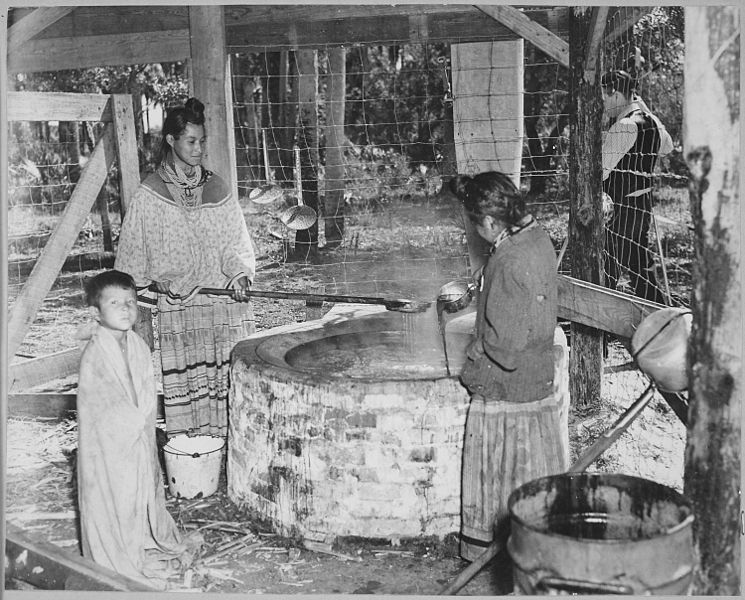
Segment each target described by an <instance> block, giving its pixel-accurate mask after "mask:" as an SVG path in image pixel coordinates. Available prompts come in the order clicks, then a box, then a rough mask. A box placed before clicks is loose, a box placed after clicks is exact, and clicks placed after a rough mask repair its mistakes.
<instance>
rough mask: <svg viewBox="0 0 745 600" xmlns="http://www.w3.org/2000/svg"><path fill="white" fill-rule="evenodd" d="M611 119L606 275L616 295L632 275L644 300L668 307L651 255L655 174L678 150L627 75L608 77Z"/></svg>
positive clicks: (606, 162) (606, 140)
mask: <svg viewBox="0 0 745 600" xmlns="http://www.w3.org/2000/svg"><path fill="white" fill-rule="evenodd" d="M601 83H602V86H603V99H604V104H605V118H606V119H608V120H609V121H612V123H611V125H610V128H609V129H608V131H607V132H604V133H603V157H602V160H603V191H604V192H605V193H606V194H608V196H610V198H611V200H612V202H613V204H612V206H613V216H612V217H611V219H610V222H609V223H608V225H607V229H606V261H605V263H606V265H605V270H606V275H607V284H608V287H610V288H612V289H615V288H616V286H617V284H618V278H619V275H620V269H621V268H624V269H626V271H627V272H628V276H629V280H630V283H631V287H632V288H633V290H634V293H635V294H636V295H637V296H639V297H640V298H645V299H647V300H651V301H653V302H658V303H660V304H665V303H666V302H665V297H664V295H663V293H662V291H661V290H660V288H659V286H658V284H657V278H656V276H655V273H654V268H655V267H654V262H653V260H652V257H651V255H650V252H649V248H648V244H649V226H650V222H651V218H652V174H653V172H654V168H655V165H656V163H657V157H658V156H662V155H665V154H668V153H669V152H670V151H672V149H673V143H672V139H671V138H670V134H669V133H668V132H667V130H666V129H665V126H664V125H663V124H662V122H661V121H660V120H659V119H658V118H657V117H656V116H655V115H654V114H652V112H651V111H650V110H649V109H648V108H647V106H646V104H645V103H644V101H643V100H642V99H641V98H640V97H639V96H637V95H636V85H637V82H636V79H635V78H634V77H633V76H632V75H631V74H630V73H629V72H628V71H624V70H617V71H611V72H609V73H606V74H604V75H603V77H602V81H601Z"/></svg>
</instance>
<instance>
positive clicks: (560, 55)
mask: <svg viewBox="0 0 745 600" xmlns="http://www.w3.org/2000/svg"><path fill="white" fill-rule="evenodd" d="M476 8H478V9H479V10H480V11H482V12H483V13H485V14H487V15H489V16H490V17H492V18H494V19H496V20H497V21H499V22H500V23H502V24H503V25H505V26H506V27H508V28H510V29H511V30H512V31H514V32H515V33H516V34H517V35H519V36H520V37H522V38H524V39H526V40H528V41H529V42H530V43H531V44H533V45H534V46H535V47H536V48H539V49H541V50H542V51H543V52H545V53H546V54H547V55H548V56H550V57H551V58H553V59H554V60H555V61H556V62H558V63H559V64H560V65H562V66H564V67H568V66H569V44H568V43H567V42H565V41H564V40H562V39H561V38H560V37H559V36H557V35H556V34H555V33H553V32H552V31H550V30H548V29H546V28H545V27H543V26H542V25H540V24H538V23H536V22H535V21H534V20H533V19H531V18H530V17H529V16H527V15H526V14H525V13H523V12H522V11H520V10H518V9H517V8H514V7H512V6H498V5H491V4H490V5H485V4H479V5H477V6H476Z"/></svg>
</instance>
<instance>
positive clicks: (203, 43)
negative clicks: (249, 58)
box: [189, 5, 238, 197]
mask: <svg viewBox="0 0 745 600" xmlns="http://www.w3.org/2000/svg"><path fill="white" fill-rule="evenodd" d="M189 28H190V32H191V33H190V40H191V42H190V43H191V54H190V56H191V68H192V74H193V77H192V81H191V85H192V89H193V93H194V96H196V97H197V98H199V100H201V101H202V102H203V103H204V106H205V125H204V126H205V129H206V131H207V135H208V142H207V156H206V160H205V162H206V166H207V167H208V168H210V169H212V170H213V171H215V172H216V173H218V174H219V175H221V176H222V177H223V178H224V179H225V180H226V181H227V182H228V185H229V186H230V188H231V189H232V190H233V194H234V195H235V196H236V197H237V196H238V176H237V173H236V160H235V143H234V140H235V138H234V137H233V103H232V92H231V90H232V87H231V81H230V61H229V60H228V56H227V54H226V52H225V22H224V17H223V7H222V6H217V5H215V6H190V7H189Z"/></svg>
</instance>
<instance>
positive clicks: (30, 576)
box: [5, 523, 157, 592]
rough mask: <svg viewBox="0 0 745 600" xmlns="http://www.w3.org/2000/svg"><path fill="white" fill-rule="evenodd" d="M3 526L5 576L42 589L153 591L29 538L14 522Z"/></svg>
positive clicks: (146, 586) (148, 587) (83, 559)
mask: <svg viewBox="0 0 745 600" xmlns="http://www.w3.org/2000/svg"><path fill="white" fill-rule="evenodd" d="M5 527H6V530H5V577H6V578H13V579H19V580H21V581H25V582H27V583H30V584H31V585H33V586H34V587H37V588H40V589H44V590H86V591H104V590H112V591H114V590H115V591H121V592H154V591H157V590H156V588H154V587H151V586H149V585H146V584H144V583H140V582H139V581H135V580H134V579H130V578H129V577H125V576H123V575H120V574H119V573H115V572H114V571H111V570H110V569H106V568H104V567H102V566H100V565H97V564H96V563H94V562H93V561H92V560H90V559H87V558H84V557H83V556H79V555H77V554H74V553H73V552H70V551H67V550H63V549H62V548H59V547H57V546H55V545H54V544H50V543H46V542H39V541H36V540H32V539H31V538H29V537H27V536H26V535H25V534H24V533H23V531H22V530H21V529H20V528H19V527H17V526H16V525H13V524H11V523H6V525H5Z"/></svg>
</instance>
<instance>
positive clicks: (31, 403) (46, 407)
mask: <svg viewBox="0 0 745 600" xmlns="http://www.w3.org/2000/svg"><path fill="white" fill-rule="evenodd" d="M76 405H77V394H76V393H74V392H66V393H59V392H42V393H37V394H23V393H19V394H8V417H9V418H16V419H18V418H22V417H24V418H35V419H55V420H59V421H61V420H63V419H69V418H72V417H74V416H75V409H76Z"/></svg>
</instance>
